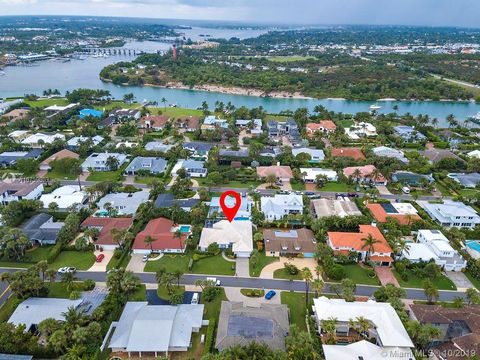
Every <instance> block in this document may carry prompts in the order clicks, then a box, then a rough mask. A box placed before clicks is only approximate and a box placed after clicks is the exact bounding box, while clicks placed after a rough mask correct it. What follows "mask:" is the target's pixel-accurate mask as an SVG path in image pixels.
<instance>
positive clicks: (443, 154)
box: [420, 149, 463, 164]
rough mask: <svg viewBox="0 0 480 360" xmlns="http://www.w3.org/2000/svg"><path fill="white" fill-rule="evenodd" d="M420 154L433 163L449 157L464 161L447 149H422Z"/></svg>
mask: <svg viewBox="0 0 480 360" xmlns="http://www.w3.org/2000/svg"><path fill="white" fill-rule="evenodd" d="M420 154H421V155H423V156H425V157H426V158H427V159H428V161H429V162H430V163H431V164H436V163H438V162H439V161H441V160H443V159H447V158H452V159H456V160H458V161H463V160H462V159H461V158H460V157H458V156H457V155H455V154H454V153H453V152H451V151H450V150H447V149H428V150H423V151H420Z"/></svg>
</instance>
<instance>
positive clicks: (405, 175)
mask: <svg viewBox="0 0 480 360" xmlns="http://www.w3.org/2000/svg"><path fill="white" fill-rule="evenodd" d="M392 181H393V182H399V183H401V184H404V185H409V186H422V185H423V184H424V183H426V184H431V183H433V182H434V181H435V179H434V178H433V176H432V174H430V175H422V174H417V173H414V172H411V171H395V172H394V173H393V174H392Z"/></svg>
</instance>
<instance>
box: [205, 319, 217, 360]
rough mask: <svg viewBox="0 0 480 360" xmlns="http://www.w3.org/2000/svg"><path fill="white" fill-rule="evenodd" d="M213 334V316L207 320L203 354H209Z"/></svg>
mask: <svg viewBox="0 0 480 360" xmlns="http://www.w3.org/2000/svg"><path fill="white" fill-rule="evenodd" d="M214 335H215V318H211V319H210V320H209V321H208V328H207V335H206V336H205V347H204V348H203V354H209V353H210V352H211V351H212V346H213V338H214Z"/></svg>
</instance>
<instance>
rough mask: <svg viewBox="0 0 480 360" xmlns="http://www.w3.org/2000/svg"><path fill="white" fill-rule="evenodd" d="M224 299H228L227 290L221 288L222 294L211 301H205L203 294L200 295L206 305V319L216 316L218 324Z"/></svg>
mask: <svg viewBox="0 0 480 360" xmlns="http://www.w3.org/2000/svg"><path fill="white" fill-rule="evenodd" d="M222 300H223V301H228V299H227V296H226V295H225V290H223V288H220V294H218V296H217V297H216V298H215V299H214V300H213V301H211V302H205V300H204V299H203V296H200V303H201V304H204V305H205V316H204V317H203V318H204V319H206V320H209V319H211V318H215V320H216V321H217V324H218V316H219V315H220V307H221V306H222Z"/></svg>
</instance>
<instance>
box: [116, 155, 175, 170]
mask: <svg viewBox="0 0 480 360" xmlns="http://www.w3.org/2000/svg"><path fill="white" fill-rule="evenodd" d="M166 168H167V160H165V159H163V158H161V157H143V156H137V157H136V158H135V159H133V161H132V162H131V163H130V164H129V165H128V166H127V168H126V169H125V172H126V173H129V172H137V171H140V170H145V171H149V172H150V173H152V174H160V173H163V172H164V171H165V169H166Z"/></svg>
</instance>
